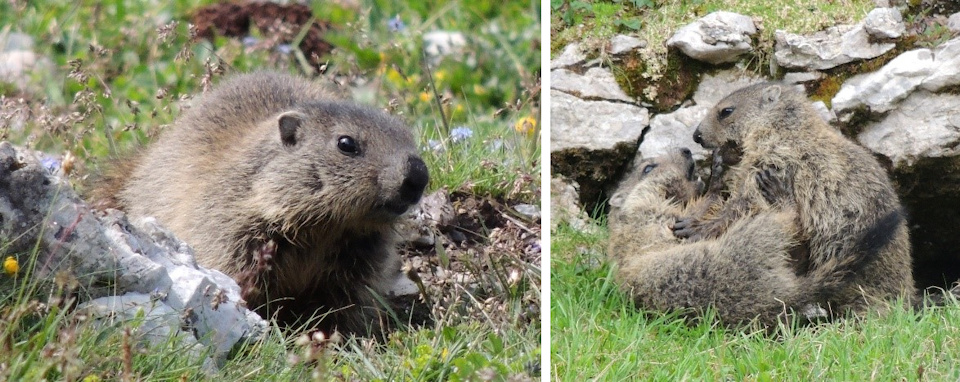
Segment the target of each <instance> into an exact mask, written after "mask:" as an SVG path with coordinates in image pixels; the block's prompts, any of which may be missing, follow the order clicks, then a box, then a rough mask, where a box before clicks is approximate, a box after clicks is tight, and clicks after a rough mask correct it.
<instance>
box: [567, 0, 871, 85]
mask: <svg viewBox="0 0 960 382" xmlns="http://www.w3.org/2000/svg"><path fill="white" fill-rule="evenodd" d="M551 7H552V9H553V12H552V14H551V18H550V36H551V38H550V51H551V52H552V53H553V54H557V53H559V52H560V51H561V50H562V49H563V47H565V46H567V45H568V44H570V43H572V42H580V43H581V44H582V46H583V47H584V48H585V49H586V51H587V52H588V54H589V55H591V56H601V57H603V56H604V55H605V54H604V53H603V50H604V46H605V44H607V42H608V41H609V40H610V38H611V37H613V36H615V35H616V34H630V35H635V36H637V37H638V38H640V39H641V40H644V41H646V42H647V46H646V48H645V49H643V50H642V51H641V53H640V54H641V56H642V57H643V58H644V59H645V60H649V61H653V62H650V63H647V66H648V75H651V76H657V75H662V74H664V73H663V71H664V70H665V69H666V53H667V47H666V42H667V39H669V38H670V36H671V35H672V34H673V33H674V32H676V31H677V30H678V29H680V27H682V26H684V25H687V24H689V23H691V22H693V21H695V20H697V19H698V18H700V17H703V16H706V15H707V14H709V13H711V12H714V11H720V10H723V11H729V12H736V13H740V14H743V15H746V16H750V17H753V18H754V21H755V23H756V24H757V25H758V26H759V27H760V33H759V36H758V38H757V40H758V41H757V44H755V47H759V48H760V49H762V50H766V51H770V52H772V48H773V45H774V42H775V40H774V32H775V31H776V30H778V29H779V30H785V31H787V32H791V33H812V32H816V31H818V30H821V29H825V28H826V27H829V26H833V25H836V24H844V23H850V24H852V23H856V22H857V21H859V20H861V19H863V17H864V16H866V14H867V12H869V11H870V10H871V9H873V8H874V7H875V5H874V2H873V1H872V0H837V1H826V0H817V1H807V0H785V1H779V2H777V3H776V6H770V4H769V3H766V2H758V1H752V0H693V1H649V0H631V1H616V0H614V1H601V0H552V1H551ZM624 20H627V21H626V22H625V21H624Z"/></svg>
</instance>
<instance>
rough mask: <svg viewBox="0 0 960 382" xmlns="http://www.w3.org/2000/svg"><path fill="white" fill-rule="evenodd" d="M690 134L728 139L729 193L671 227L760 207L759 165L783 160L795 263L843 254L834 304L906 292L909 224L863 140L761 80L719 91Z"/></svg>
mask: <svg viewBox="0 0 960 382" xmlns="http://www.w3.org/2000/svg"><path fill="white" fill-rule="evenodd" d="M694 140H695V141H697V142H698V143H700V144H702V145H703V146H704V147H706V148H726V147H735V148H736V149H738V150H739V151H741V152H742V156H741V158H740V162H739V163H738V164H735V165H733V166H731V168H730V169H729V171H728V173H727V181H726V185H727V187H728V189H729V192H730V197H729V198H728V199H727V200H725V201H723V202H722V203H721V205H719V206H718V208H715V209H713V210H711V211H710V213H708V214H706V215H705V216H690V217H688V218H685V219H681V221H679V222H678V223H677V225H676V226H675V230H676V232H677V233H678V235H679V236H681V237H691V238H693V239H698V238H710V237H716V236H717V235H719V234H720V233H722V232H724V231H725V230H726V229H727V227H728V226H729V225H730V224H731V223H732V222H735V221H739V220H742V219H744V218H745V217H749V216H752V215H754V214H756V213H757V212H758V211H763V210H764V209H765V208H767V207H768V205H769V204H768V203H767V202H766V201H764V199H763V197H762V196H761V192H760V189H759V188H758V187H757V184H756V182H754V180H753V174H755V173H756V172H757V171H758V170H759V169H764V168H778V169H784V170H790V172H791V173H792V174H794V175H793V179H791V182H792V183H793V184H794V196H795V200H794V201H795V202H796V204H797V207H798V208H797V211H798V213H799V226H800V240H801V241H802V242H803V244H804V245H805V246H806V247H807V248H808V249H809V251H807V253H808V257H807V258H803V259H795V260H797V262H798V264H800V267H799V268H798V270H797V272H798V274H799V275H803V274H805V273H806V272H811V271H814V270H821V269H824V268H830V267H835V266H837V264H841V263H842V264H847V266H848V267H849V268H847V269H836V271H838V272H840V271H846V272H848V273H849V274H850V276H849V277H847V278H846V279H847V282H846V284H845V285H844V287H843V288H841V289H840V290H838V293H836V294H835V295H834V296H832V298H831V299H830V301H829V302H830V305H831V307H832V308H833V309H834V310H835V311H838V312H843V311H847V310H850V309H852V310H854V311H858V310H861V309H863V308H864V307H865V306H866V302H867V301H868V300H869V299H870V298H881V299H891V298H896V297H910V296H912V295H913V294H914V289H913V277H912V273H911V272H912V268H911V258H910V243H909V233H908V231H907V227H906V221H905V219H904V216H903V213H902V208H901V206H900V202H899V199H898V197H897V194H896V193H895V192H894V189H893V186H892V184H891V182H890V179H889V178H888V176H887V174H886V172H885V171H884V170H883V168H882V167H881V166H880V164H879V163H878V162H877V160H876V159H875V158H874V157H873V156H872V155H871V154H870V153H869V152H867V151H866V150H865V149H864V148H862V147H860V146H859V145H857V144H856V143H854V142H852V141H850V140H849V139H847V138H845V137H844V136H843V135H841V134H840V132H839V131H837V130H836V129H833V128H831V127H830V126H829V125H827V124H826V122H824V121H823V120H822V119H821V118H820V116H819V115H818V114H817V112H816V111H815V110H814V109H813V107H812V106H810V102H809V101H808V100H807V99H806V97H805V96H804V95H803V94H801V93H800V92H799V91H797V90H796V89H794V88H793V87H792V86H789V85H785V84H781V83H775V82H771V83H762V84H757V85H753V86H749V87H746V88H743V89H740V90H737V91H735V92H733V93H732V94H730V95H729V96H727V97H726V98H724V99H723V100H721V101H720V102H719V103H718V104H717V105H716V107H714V108H713V109H712V110H711V111H710V112H708V114H707V116H706V117H705V118H704V120H703V121H702V122H701V123H700V126H699V127H698V128H697V131H696V132H695V133H694Z"/></svg>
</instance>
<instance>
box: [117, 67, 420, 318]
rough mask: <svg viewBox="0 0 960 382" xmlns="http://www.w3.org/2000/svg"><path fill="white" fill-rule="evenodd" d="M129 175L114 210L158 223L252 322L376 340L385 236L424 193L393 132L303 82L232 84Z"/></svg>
mask: <svg viewBox="0 0 960 382" xmlns="http://www.w3.org/2000/svg"><path fill="white" fill-rule="evenodd" d="M344 137H351V138H352V139H353V142H354V143H355V145H353V147H357V148H358V150H359V152H352V151H351V145H349V144H348V143H349V142H346V141H344V140H343V139H344ZM343 149H347V150H346V151H344V150H343ZM134 162H135V163H136V166H135V168H134V169H132V171H130V172H129V174H124V173H122V171H121V172H119V173H118V174H114V175H113V176H112V178H121V179H124V182H123V183H121V184H122V187H119V191H116V200H117V202H118V204H119V207H121V208H123V209H125V210H126V211H127V212H128V214H130V215H132V216H154V217H156V218H157V219H158V220H159V221H160V222H162V223H163V224H164V225H166V226H167V227H169V228H170V229H171V230H172V231H173V232H174V233H176V234H177V235H178V236H179V237H180V238H181V239H183V240H184V241H186V242H187V243H189V244H190V245H191V246H193V248H194V249H195V250H196V255H197V260H198V262H199V263H200V264H201V265H204V266H207V267H211V268H215V269H218V270H221V271H223V272H225V273H227V274H228V275H230V276H231V277H234V278H236V279H237V280H238V282H239V283H240V284H241V287H242V288H243V295H244V299H245V300H246V301H247V304H248V306H250V307H251V308H253V309H256V310H257V311H258V313H260V314H261V315H263V316H265V317H269V316H273V315H277V318H278V319H279V320H280V321H281V322H283V323H286V324H295V323H302V322H303V321H304V320H305V319H306V318H309V317H311V316H313V315H314V314H315V313H319V314H326V313H328V312H329V315H328V316H327V317H325V318H324V319H323V320H322V321H320V323H319V327H320V328H321V329H324V330H332V329H334V328H336V329H338V330H340V331H343V332H348V333H361V334H367V333H372V332H373V333H375V332H376V331H377V330H378V329H379V326H380V320H381V319H380V316H381V314H380V311H379V310H378V309H376V308H374V307H375V306H376V305H377V304H376V302H375V297H374V296H375V294H383V293H385V292H386V289H387V286H388V285H389V284H390V283H391V282H392V281H393V280H394V277H396V276H397V272H398V271H399V257H398V255H397V253H396V249H395V243H396V237H395V236H396V235H395V233H394V230H393V228H394V223H395V222H396V221H397V217H398V216H399V214H401V213H402V212H403V211H405V210H406V209H407V207H409V206H410V205H411V204H413V203H416V202H417V200H418V199H419V197H420V195H421V193H422V191H423V188H424V187H425V186H426V182H427V179H428V174H427V170H426V167H425V166H424V164H423V161H422V160H421V159H420V158H419V156H418V154H417V149H416V147H415V145H414V142H413V137H412V135H411V134H410V132H409V131H408V130H407V128H406V127H405V126H403V124H402V123H401V122H400V121H399V120H397V119H395V118H393V117H390V116H388V115H386V114H384V113H382V112H380V111H376V110H372V109H369V108H365V107H361V106H357V105H355V104H352V103H350V102H345V101H340V100H337V99H335V98H334V97H332V96H330V95H329V94H328V93H327V92H325V91H324V89H322V88H321V87H320V86H318V85H316V84H313V83H311V82H310V81H309V80H306V79H301V78H294V77H290V76H286V75H281V74H274V73H254V74H247V75H240V76H236V77H234V78H232V79H229V80H226V81H224V82H223V83H221V84H220V85H219V86H217V87H216V88H215V89H214V90H213V91H212V92H210V93H208V94H204V95H202V96H201V97H199V98H198V99H197V100H196V101H194V102H193V104H192V105H191V107H190V108H189V110H187V111H186V112H184V114H183V115H182V116H180V118H178V119H177V121H176V122H175V123H174V124H173V125H172V126H171V127H169V128H168V129H167V130H165V131H164V133H163V134H162V135H161V136H160V137H159V140H158V141H157V142H155V143H154V144H153V145H152V146H150V147H149V148H148V149H147V150H145V151H144V152H143V153H142V155H141V156H139V157H138V158H136V159H134ZM114 183H116V182H114ZM104 186H105V187H107V188H108V190H106V191H105V192H100V194H101V195H109V194H110V193H111V190H109V188H110V187H114V188H116V185H113V186H111V183H110V182H106V183H105V184H104Z"/></svg>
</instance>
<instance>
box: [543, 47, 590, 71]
mask: <svg viewBox="0 0 960 382" xmlns="http://www.w3.org/2000/svg"><path fill="white" fill-rule="evenodd" d="M586 60H587V56H586V55H584V54H583V50H582V49H581V48H580V44H578V43H573V44H570V45H567V46H566V47H564V48H563V51H562V52H560V56H558V57H557V58H556V59H554V60H550V70H554V69H560V68H568V67H571V66H575V65H580V64H582V63H583V62H584V61H586Z"/></svg>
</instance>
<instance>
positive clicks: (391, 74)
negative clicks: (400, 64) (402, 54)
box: [387, 68, 404, 85]
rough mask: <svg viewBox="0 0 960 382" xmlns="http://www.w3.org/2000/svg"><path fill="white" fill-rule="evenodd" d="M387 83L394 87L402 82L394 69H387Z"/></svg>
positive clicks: (401, 77) (398, 73)
mask: <svg viewBox="0 0 960 382" xmlns="http://www.w3.org/2000/svg"><path fill="white" fill-rule="evenodd" d="M387 81H390V83H392V84H394V85H401V84H403V82H404V81H403V76H401V75H400V72H398V71H397V70H396V69H394V68H390V69H387Z"/></svg>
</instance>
